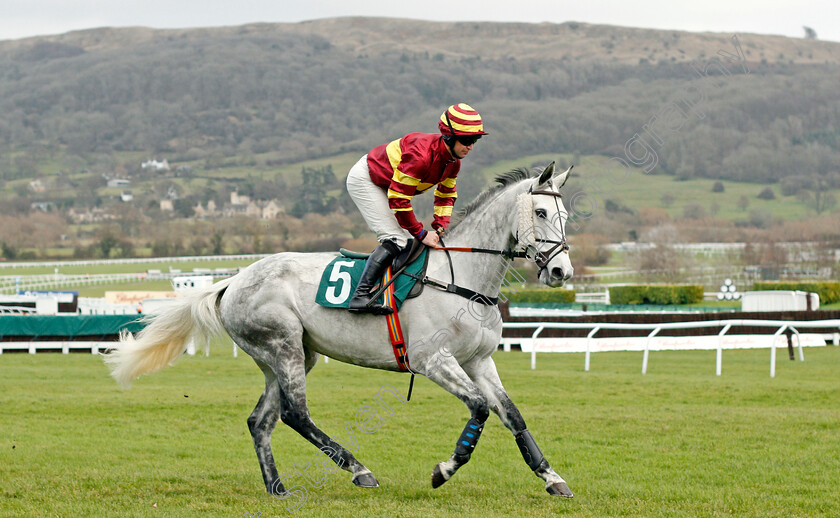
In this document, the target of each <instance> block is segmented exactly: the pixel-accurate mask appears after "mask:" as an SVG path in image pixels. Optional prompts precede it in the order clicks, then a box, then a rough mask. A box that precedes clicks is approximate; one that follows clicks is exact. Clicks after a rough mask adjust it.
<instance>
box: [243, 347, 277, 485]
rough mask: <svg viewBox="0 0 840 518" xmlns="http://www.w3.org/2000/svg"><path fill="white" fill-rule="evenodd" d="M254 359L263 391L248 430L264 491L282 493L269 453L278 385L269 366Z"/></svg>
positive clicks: (275, 422)
mask: <svg viewBox="0 0 840 518" xmlns="http://www.w3.org/2000/svg"><path fill="white" fill-rule="evenodd" d="M255 361H256V362H257V365H258V366H259V368H260V370H262V371H263V374H264V375H265V392H263V394H262V395H261V396H260V400H259V401H258V402H257V406H256V407H255V408H254V411H253V412H251V415H250V416H249V417H248V430H250V432H251V437H252V438H253V439H254V449H255V450H256V452H257V460H258V461H259V463H260V470H261V471H262V476H263V481H264V482H265V489H266V491H268V492H269V493H270V494H274V495H282V494H285V493H286V489H285V488H284V487H283V483H282V481H281V480H280V476H279V475H278V474H277V466H276V465H275V463H274V455H273V454H272V453H271V433H272V432H273V431H274V427H275V426H276V425H277V419H278V417H279V416H280V386H279V385H278V384H277V378H276V377H275V375H274V372H272V370H271V368H270V367H268V366H267V365H266V364H264V363H262V362H261V361H259V360H255Z"/></svg>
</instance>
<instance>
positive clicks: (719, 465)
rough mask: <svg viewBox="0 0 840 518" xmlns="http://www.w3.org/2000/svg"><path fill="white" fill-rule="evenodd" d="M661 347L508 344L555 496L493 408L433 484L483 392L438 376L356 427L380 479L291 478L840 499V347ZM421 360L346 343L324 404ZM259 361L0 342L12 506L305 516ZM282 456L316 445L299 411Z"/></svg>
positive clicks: (706, 506) (461, 512)
mask: <svg viewBox="0 0 840 518" xmlns="http://www.w3.org/2000/svg"><path fill="white" fill-rule="evenodd" d="M779 357H780V360H779V363H778V367H777V373H776V378H773V379H771V378H770V377H769V375H768V370H769V365H768V363H769V352H768V351H767V350H741V351H727V352H725V353H724V362H723V367H724V372H723V376H721V377H716V376H714V353H713V352H655V353H652V355H651V359H650V366H649V370H648V374H647V375H644V376H643V375H641V374H640V366H641V354H640V353H602V354H597V355H595V356H593V358H592V371H591V372H589V373H586V372H583V357H582V355H578V354H569V355H565V354H564V355H560V354H555V355H548V354H544V355H541V356H540V358H539V361H538V369H537V370H536V371H531V370H530V369H529V357H528V356H527V355H525V354H522V353H518V352H514V353H498V354H497V355H496V361H497V363H498V366H499V371H500V374H501V376H502V379H503V381H504V382H505V385H506V387H507V389H508V391H509V392H510V394H511V396H512V398H513V399H514V401H516V402H517V404H518V405H519V408H520V410H521V411H522V413H523V415H524V416H525V419H526V421H527V422H528V425H529V429H530V430H531V431H532V433H533V434H534V437H535V438H536V439H537V441H538V442H539V443H540V445H541V447H542V449H543V451H544V453H545V454H546V457H547V458H548V459H549V461H550V462H551V463H552V465H553V467H554V468H555V469H556V470H557V471H558V473H560V474H561V475H562V476H563V477H564V478H566V480H567V481H568V482H569V486H570V487H571V488H572V490H573V491H574V492H575V494H576V496H575V498H574V499H572V500H565V499H557V498H552V497H550V496H549V495H548V494H547V493H545V491H544V490H543V484H542V482H541V481H540V480H539V479H537V478H536V477H535V476H534V475H533V474H532V473H531V472H530V470H529V469H528V468H527V466H526V465H525V463H524V462H523V461H522V459H521V457H520V454H519V452H518V451H517V448H516V446H515V443H514V441H513V439H512V437H511V435H510V434H509V432H508V431H507V430H506V429H505V428H504V427H503V426H502V425H501V424H500V422H499V421H498V419H497V418H496V417H495V416H492V415H491V418H490V420H489V421H488V425H487V427H486V429H485V432H484V435H483V437H482V439H481V441H480V443H479V445H478V448H477V449H476V451H475V453H474V454H473V457H472V461H471V462H470V463H469V464H468V465H466V466H465V467H464V468H462V469H461V470H460V471H459V472H458V474H457V475H456V476H455V477H453V479H452V480H450V481H449V482H448V483H447V484H445V485H444V486H443V487H441V488H439V489H436V490H433V489H432V488H431V485H430V474H431V470H432V468H433V466H434V465H435V464H436V463H437V462H439V461H441V460H444V459H446V458H447V457H448V456H449V455H450V453H451V452H452V449H453V447H454V443H455V440H456V438H457V437H458V434H459V433H460V431H461V429H462V427H463V426H464V423H465V422H466V421H467V419H468V414H467V411H466V408H465V407H464V406H463V405H462V404H461V403H460V402H459V401H458V400H456V399H455V398H454V397H453V396H451V395H449V394H447V393H445V392H444V391H443V390H442V389H440V388H438V387H437V386H434V385H433V384H431V383H430V382H429V381H427V380H418V382H417V383H416V384H415V388H414V396H413V397H412V400H411V402H409V403H407V404H400V403H398V402H394V403H393V405H392V408H393V409H394V414H393V415H392V416H384V415H383V422H382V425H381V427H380V428H379V429H378V430H377V431H376V432H375V433H372V434H364V433H361V432H360V430H359V429H358V427H357V426H356V425H355V424H353V428H354V429H355V430H356V439H357V442H358V452H357V454H356V455H357V457H358V458H359V459H360V460H361V461H362V462H363V463H365V464H366V465H367V466H368V467H369V468H370V469H371V470H372V471H373V473H374V474H375V475H376V477H377V478H378V479H379V482H380V484H381V487H380V488H378V489H360V488H357V487H355V486H354V485H353V484H352V483H351V481H350V476H349V474H347V473H346V472H344V471H340V472H338V473H334V474H329V475H324V474H321V473H320V472H318V471H314V472H312V473H318V474H319V476H318V478H322V480H318V478H316V479H315V482H316V483H318V484H321V483H322V484H323V485H322V487H317V488H316V487H313V486H312V485H310V484H309V483H308V482H306V481H305V480H304V479H303V478H302V477H299V476H298V477H296V478H292V479H289V480H288V481H287V482H288V485H300V486H302V487H304V488H306V490H307V492H308V497H307V501H306V503H305V504H304V505H303V507H301V508H300V509H299V510H298V511H297V512H295V513H294V515H295V516H318V517H322V516H389V517H394V516H398V517H402V516H476V515H481V516H556V515H562V516H575V517H577V516H581V517H583V516H586V517H604V516H638V517H674V516H678V517H698V516H733V515H734V516H750V517H773V516H777V517H784V518H788V517H791V516H796V517H800V516H838V515H840V502H838V499H837V486H836V484H837V475H838V474H840V442H839V441H838V434H839V433H840V406H838V403H837V402H838V398H840V384H838V380H840V350H838V349H837V348H836V347H826V348H814V349H807V350H806V351H805V362H798V361H797V362H790V361H788V360H787V359H784V355H783V354H782V355H780V356H779ZM386 384H389V385H393V386H394V387H396V388H398V389H399V390H400V391H402V392H403V393H405V391H406V390H407V384H408V377H407V376H405V375H400V374H396V373H387V372H380V371H373V370H366V369H361V368H357V367H352V366H348V365H344V364H341V363H338V362H334V361H331V362H330V363H329V364H326V365H325V364H323V363H321V364H319V365H318V366H316V368H315V369H314V370H313V371H312V373H311V374H310V377H309V383H308V390H309V401H310V410H311V413H312V416H313V418H314V419H315V421H316V423H318V424H319V426H321V427H322V428H323V429H324V430H325V431H326V432H327V433H330V434H332V435H333V436H334V437H336V438H338V439H339V440H341V438H342V437H347V432H346V431H345V428H344V426H345V423H353V417H354V415H355V413H356V411H357V410H358V409H360V408H362V407H363V406H365V405H372V404H375V403H373V401H372V399H371V398H372V396H373V395H374V394H376V392H377V391H378V390H379V388H380V387H382V386H383V385H386ZM261 385H262V376H261V374H260V373H259V371H258V369H257V368H256V366H255V365H254V364H253V363H252V362H251V360H250V359H249V358H248V357H247V356H245V355H244V354H241V355H240V357H239V358H238V359H234V358H232V357H231V355H230V349H229V348H227V347H225V348H222V345H221V344H220V345H218V346H214V349H213V351H212V355H211V357H210V358H204V357H195V358H185V359H182V360H181V361H180V362H178V363H177V364H176V365H175V366H173V367H169V368H167V369H165V370H164V371H162V372H161V373H158V374H155V375H153V376H150V377H148V378H143V379H141V380H139V381H138V382H137V383H136V384H135V386H134V388H132V389H131V390H129V391H123V390H120V389H118V388H117V387H116V385H115V384H114V383H113V381H112V380H111V379H110V378H109V377H108V374H107V371H106V369H105V367H104V365H103V364H102V361H101V358H100V357H95V356H90V355H87V354H72V355H69V356H62V355H58V354H39V355H36V356H32V355H28V354H8V355H3V356H0V405H2V419H0V480H2V484H0V492H2V493H0V494H2V498H0V516H33V517H34V516H62V517H63V516H68V517H69V516H73V517H86V516H96V517H102V516H166V517H180V516H198V515H201V516H224V517H234V516H248V515H249V514H246V513H250V515H251V516H255V515H257V513H261V516H262V517H269V516H271V517H274V516H286V515H289V514H290V513H289V511H288V510H287V506H290V505H291V503H290V501H288V500H286V501H284V500H280V499H277V498H274V497H271V496H268V495H267V494H266V493H265V492H264V489H263V484H262V479H261V476H260V473H259V469H258V465H257V461H256V456H255V455H254V451H253V446H252V442H251V438H250V435H249V433H248V430H247V427H246V424H245V419H246V418H247V416H248V414H249V413H250V411H251V409H252V408H253V406H254V404H255V403H256V400H257V398H258V397H259V394H260V392H261V389H262V388H261ZM273 446H274V455H275V459H276V461H277V465H278V469H279V470H280V472H281V473H283V472H293V471H294V469H295V465H296V464H297V465H298V466H304V465H306V463H312V462H313V460H314V459H315V452H316V450H315V448H314V447H313V446H311V445H310V444H309V443H307V442H306V441H304V440H303V439H302V438H300V437H299V436H298V435H297V434H295V433H294V432H292V431H291V430H290V429H288V428H286V427H285V426H283V425H282V424H280V425H278V428H277V430H276V432H275V434H274V440H273Z"/></svg>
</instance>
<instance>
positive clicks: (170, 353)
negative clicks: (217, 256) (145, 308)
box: [105, 277, 233, 388]
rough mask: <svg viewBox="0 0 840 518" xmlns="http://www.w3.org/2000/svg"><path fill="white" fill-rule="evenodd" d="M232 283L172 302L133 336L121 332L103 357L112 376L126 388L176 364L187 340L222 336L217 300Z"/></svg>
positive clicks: (230, 279) (229, 281) (228, 282)
mask: <svg viewBox="0 0 840 518" xmlns="http://www.w3.org/2000/svg"><path fill="white" fill-rule="evenodd" d="M232 280H233V278H232V277H231V278H228V279H224V280H222V281H219V282H217V283H216V284H214V285H212V286H210V287H209V288H204V289H198V290H195V291H193V292H192V293H189V294H188V295H186V296H184V297H182V298H178V299H174V300H173V301H172V303H171V304H169V305H167V306H166V307H164V308H162V309H161V310H160V312H156V313H155V314H153V315H149V316H146V317H143V320H144V321H146V322H149V325H147V326H146V327H145V328H144V329H143V330H141V331H140V332H139V333H137V336H136V337H135V336H134V335H132V334H131V333H129V332H127V331H123V332H122V333H121V334H120V342H119V345H118V346H117V348H116V349H114V350H113V351H111V352H110V353H109V354H108V355H107V356H105V363H106V364H107V365H108V366H109V368H110V369H111V376H113V377H114V379H115V380H117V383H119V384H120V386H122V387H124V388H128V387H129V386H131V382H132V380H134V379H135V378H137V377H139V376H142V375H143V374H151V373H153V372H157V371H159V370H161V369H162V368H164V367H166V366H167V365H169V364H171V363H172V362H173V361H175V360H176V359H177V358H178V357H179V356H181V354H183V353H184V350H185V349H186V347H187V342H188V341H189V340H190V338H193V339H195V340H197V341H200V340H202V339H206V338H210V337H212V336H215V335H217V334H219V333H221V332H222V330H223V329H222V323H221V321H220V320H219V313H218V311H217V310H216V300H217V297H218V295H219V293H221V292H222V290H224V289H225V288H227V287H228V285H229V284H230V283H231V281H232Z"/></svg>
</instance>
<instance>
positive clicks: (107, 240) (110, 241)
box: [97, 232, 120, 259]
mask: <svg viewBox="0 0 840 518" xmlns="http://www.w3.org/2000/svg"><path fill="white" fill-rule="evenodd" d="M119 244H120V242H119V240H118V239H117V238H116V237H114V236H113V235H112V234H111V233H110V232H106V233H105V235H103V236H102V237H101V238H100V239H99V244H98V245H97V246H98V247H99V251H100V252H102V257H104V258H106V259H107V258H108V257H110V256H111V250H113V249H114V248H116V247H117V246H119Z"/></svg>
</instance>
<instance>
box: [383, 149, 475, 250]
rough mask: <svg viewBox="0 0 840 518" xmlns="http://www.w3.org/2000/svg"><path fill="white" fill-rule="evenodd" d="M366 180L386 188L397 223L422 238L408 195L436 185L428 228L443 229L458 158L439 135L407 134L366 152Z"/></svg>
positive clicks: (452, 195) (449, 211)
mask: <svg viewBox="0 0 840 518" xmlns="http://www.w3.org/2000/svg"><path fill="white" fill-rule="evenodd" d="M367 162H368V169H370V179H371V180H372V181H373V183H374V184H375V185H377V186H379V187H381V188H382V189H386V190H387V191H388V205H389V206H390V207H391V210H393V211H394V215H395V216H396V218H397V222H398V223H399V224H400V226H401V227H402V228H404V229H406V230H407V231H408V232H409V233H410V234H411V235H412V236H414V237H416V238H418V239H423V237H425V235H426V230H424V229H423V224H422V223H420V222H419V221H417V218H416V217H415V216H414V209H413V208H412V207H411V198H412V197H413V196H414V195H415V194H420V193H422V192H425V191H427V190H429V189H430V188H432V187H434V186H435V185H437V189H435V202H434V205H435V217H434V220H433V222H432V228H434V229H438V228H444V229H445V228H446V227H448V226H449V217H450V216H451V215H452V206H453V205H454V204H455V199H456V198H457V197H458V193H457V191H456V189H455V180H456V178H457V177H458V171H459V170H460V168H461V161H460V160H456V159H454V158H452V155H450V154H449V150H448V149H447V148H446V144H444V142H443V138H442V137H441V135H439V134H436V133H409V134H408V135H406V136H404V137H403V138H401V139H398V140H395V141H393V142H390V143H388V144H382V145H381V146H377V147H375V148H373V149H372V150H371V151H370V153H368V158H367Z"/></svg>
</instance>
